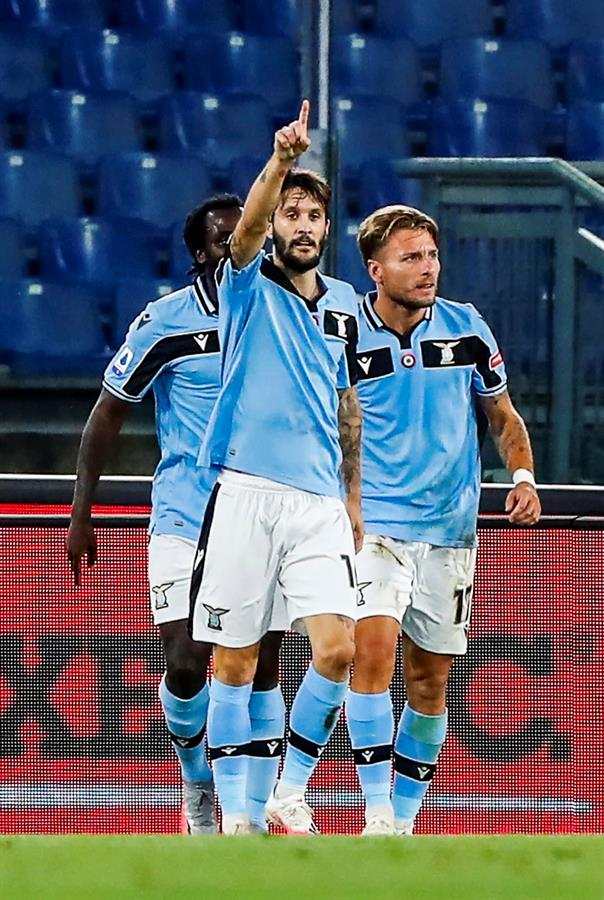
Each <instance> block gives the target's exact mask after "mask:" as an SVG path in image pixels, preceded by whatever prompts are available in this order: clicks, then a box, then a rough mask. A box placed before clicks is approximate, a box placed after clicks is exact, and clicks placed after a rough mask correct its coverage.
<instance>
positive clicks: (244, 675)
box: [214, 645, 258, 687]
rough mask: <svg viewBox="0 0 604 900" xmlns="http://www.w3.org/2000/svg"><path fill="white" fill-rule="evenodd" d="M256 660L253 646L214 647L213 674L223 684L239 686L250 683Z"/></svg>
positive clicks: (256, 653) (256, 656) (256, 655)
mask: <svg viewBox="0 0 604 900" xmlns="http://www.w3.org/2000/svg"><path fill="white" fill-rule="evenodd" d="M257 662H258V650H257V645H256V646H255V647H242V648H239V647H238V648H230V647H216V650H215V652H214V675H215V677H216V678H217V679H218V681H221V682H222V683H223V684H230V685H231V686H232V687H241V686H242V685H244V684H251V682H252V681H253V679H254V674H255V672H256V664H257Z"/></svg>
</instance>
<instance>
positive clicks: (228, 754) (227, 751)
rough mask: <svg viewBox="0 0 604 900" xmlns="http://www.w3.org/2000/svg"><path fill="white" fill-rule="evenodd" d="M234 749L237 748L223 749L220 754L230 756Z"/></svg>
mask: <svg viewBox="0 0 604 900" xmlns="http://www.w3.org/2000/svg"><path fill="white" fill-rule="evenodd" d="M236 749H237V747H223V748H222V752H223V753H226V755H227V756H230V755H231V754H232V753H234V752H235V750H236Z"/></svg>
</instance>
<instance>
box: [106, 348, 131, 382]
mask: <svg viewBox="0 0 604 900" xmlns="http://www.w3.org/2000/svg"><path fill="white" fill-rule="evenodd" d="M133 356H134V353H133V351H132V350H131V349H130V347H124V348H123V349H122V350H120V352H119V353H118V355H117V356H116V357H115V359H114V360H113V365H112V366H111V371H112V372H113V374H114V375H120V376H121V375H125V374H126V370H127V369H128V366H129V365H130V363H131V362H132V357H133Z"/></svg>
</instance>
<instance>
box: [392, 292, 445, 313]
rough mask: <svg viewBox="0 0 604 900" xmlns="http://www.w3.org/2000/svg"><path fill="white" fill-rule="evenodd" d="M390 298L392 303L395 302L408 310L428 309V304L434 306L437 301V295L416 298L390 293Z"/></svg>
mask: <svg viewBox="0 0 604 900" xmlns="http://www.w3.org/2000/svg"><path fill="white" fill-rule="evenodd" d="M389 299H390V300H391V301H392V303H395V304H396V305H397V306H402V307H403V309H406V310H407V311H408V312H413V311H414V310H417V309H426V308H427V307H428V306H434V304H435V303H436V297H435V296H434V297H430V299H426V300H416V299H415V298H413V297H400V296H398V297H393V296H392V295H391V294H389Z"/></svg>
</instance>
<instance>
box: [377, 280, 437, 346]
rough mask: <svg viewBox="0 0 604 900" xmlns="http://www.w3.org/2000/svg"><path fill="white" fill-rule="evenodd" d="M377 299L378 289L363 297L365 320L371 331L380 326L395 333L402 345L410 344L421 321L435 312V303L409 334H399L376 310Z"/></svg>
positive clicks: (427, 320) (429, 317) (429, 318)
mask: <svg viewBox="0 0 604 900" xmlns="http://www.w3.org/2000/svg"><path fill="white" fill-rule="evenodd" d="M376 300H377V291H369V293H368V294H365V296H364V297H363V302H362V304H361V309H362V311H363V315H364V316H365V320H366V322H367V325H368V326H369V329H370V330H371V331H377V330H378V328H381V329H382V330H383V331H387V332H388V333H389V334H393V335H394V337H395V338H396V339H397V341H398V342H399V344H400V345H401V347H408V346H410V343H409V342H410V339H411V335H412V334H413V332H414V331H415V329H416V328H417V326H418V325H419V323H420V322H429V321H430V320H431V319H432V315H433V312H434V306H433V305H432V306H428V307H426V310H425V312H424V316H423V318H422V319H420V320H419V322H417V324H416V325H414V326H413V328H412V329H411V331H408V332H407V334H399V333H398V331H394V329H393V328H389V326H388V325H386V324H385V323H384V322H383V321H382V319H381V318H380V316H379V315H378V314H377V312H376V311H375V301H376Z"/></svg>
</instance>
